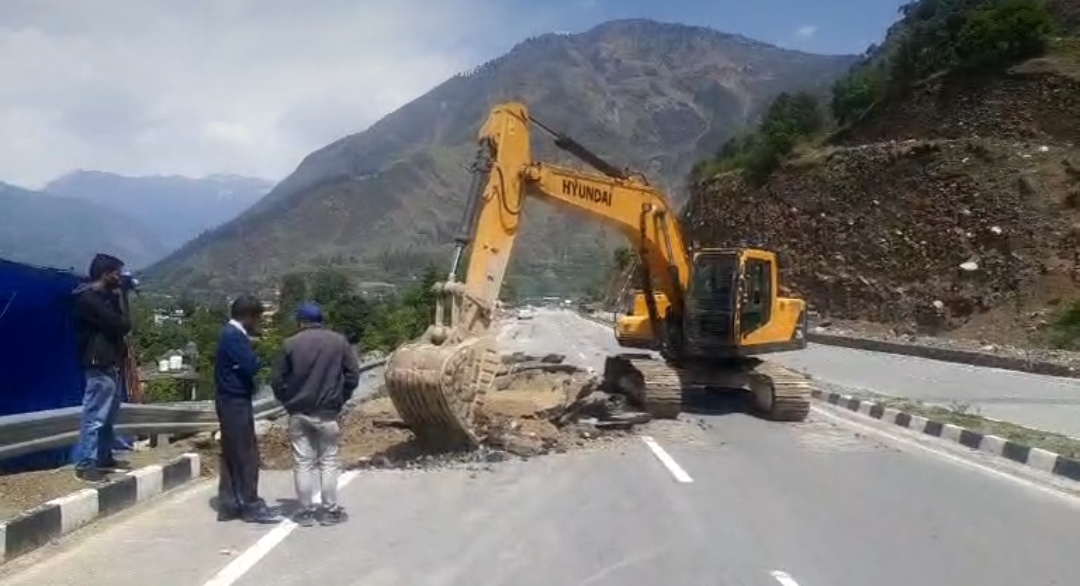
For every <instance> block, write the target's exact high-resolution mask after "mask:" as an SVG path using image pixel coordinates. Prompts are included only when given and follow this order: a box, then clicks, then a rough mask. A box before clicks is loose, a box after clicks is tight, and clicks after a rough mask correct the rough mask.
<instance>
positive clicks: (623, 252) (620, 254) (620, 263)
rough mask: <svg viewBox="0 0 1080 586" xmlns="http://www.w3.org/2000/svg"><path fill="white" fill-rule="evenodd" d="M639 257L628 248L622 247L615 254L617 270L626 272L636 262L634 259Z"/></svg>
mask: <svg viewBox="0 0 1080 586" xmlns="http://www.w3.org/2000/svg"><path fill="white" fill-rule="evenodd" d="M636 256H637V255H636V254H634V251H633V250H631V249H630V247H628V246H620V247H618V248H616V249H615V252H614V253H613V260H614V262H615V269H616V270H617V271H619V272H622V271H625V270H626V269H627V267H629V266H630V264H631V263H633V262H634V258H635V257H636Z"/></svg>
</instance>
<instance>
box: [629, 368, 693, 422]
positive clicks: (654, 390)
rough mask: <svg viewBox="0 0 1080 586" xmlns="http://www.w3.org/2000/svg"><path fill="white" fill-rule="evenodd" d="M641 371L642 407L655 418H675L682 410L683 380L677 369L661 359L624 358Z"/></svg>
mask: <svg viewBox="0 0 1080 586" xmlns="http://www.w3.org/2000/svg"><path fill="white" fill-rule="evenodd" d="M625 360H626V361H627V362H629V364H630V366H632V367H633V368H634V369H636V370H637V371H638V372H639V373H641V376H642V378H643V379H644V381H643V382H644V388H643V389H642V392H641V395H640V399H639V400H640V401H641V406H642V409H643V410H644V411H645V412H646V413H648V414H649V415H651V416H653V417H654V418H656V419H675V418H677V417H678V416H679V413H681V412H682V398H683V386H684V385H683V382H682V379H681V378H680V376H679V371H678V369H676V368H674V367H673V366H672V365H670V364H668V363H667V362H664V361H663V360H656V359H653V358H637V357H634V358H630V357H627V358H625Z"/></svg>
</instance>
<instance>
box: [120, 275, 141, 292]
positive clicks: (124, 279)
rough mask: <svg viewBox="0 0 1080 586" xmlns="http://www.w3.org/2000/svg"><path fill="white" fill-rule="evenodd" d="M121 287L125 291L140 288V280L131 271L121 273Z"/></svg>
mask: <svg viewBox="0 0 1080 586" xmlns="http://www.w3.org/2000/svg"><path fill="white" fill-rule="evenodd" d="M120 289H121V290H123V291H138V290H139V280H138V279H136V278H135V275H133V274H131V271H124V272H122V273H120Z"/></svg>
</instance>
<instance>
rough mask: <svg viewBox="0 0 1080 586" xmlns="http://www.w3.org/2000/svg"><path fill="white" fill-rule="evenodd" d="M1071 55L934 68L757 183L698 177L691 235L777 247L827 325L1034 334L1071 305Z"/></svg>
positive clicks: (1074, 111) (1064, 44) (1077, 286)
mask: <svg viewBox="0 0 1080 586" xmlns="http://www.w3.org/2000/svg"><path fill="white" fill-rule="evenodd" d="M920 4H921V3H920ZM926 4H929V3H926ZM1063 6H1064V5H1063ZM1068 7H1070V8H1071V7H1072V5H1068ZM1061 22H1063V21H1060V20H1059V21H1058V23H1059V24H1060V23H1061ZM1058 30H1059V31H1060V30H1063V29H1058ZM895 32H896V31H895V29H894V33H895ZM1073 46H1075V45H1074V41H1073V40H1071V37H1068V36H1067V35H1065V36H1059V37H1057V38H1056V39H1053V40H1052V41H1051V42H1050V44H1049V46H1048V49H1047V51H1045V52H1044V53H1043V54H1042V55H1040V56H1038V57H1035V58H1030V59H1022V60H1020V62H1019V63H1016V64H1014V65H1011V66H1009V67H1007V68H1005V69H1000V68H999V69H996V70H995V69H990V70H982V71H980V72H973V71H963V70H957V69H953V70H945V71H942V72H935V73H934V74H933V75H931V76H929V77H925V78H922V79H920V80H918V82H917V83H915V84H913V85H912V86H911V87H909V88H906V90H907V91H902V92H895V93H891V94H889V95H887V96H885V97H884V98H883V99H880V100H878V101H877V102H876V103H874V104H872V105H871V106H870V107H869V108H868V109H867V110H866V111H865V112H863V113H861V114H860V115H859V116H857V117H856V118H855V120H854V121H853V122H852V123H851V124H849V125H848V126H846V127H845V128H844V129H843V130H841V131H839V132H837V133H836V134H835V135H833V136H832V137H831V139H830V140H828V141H827V142H826V144H824V145H820V146H819V147H817V148H807V147H806V146H805V145H804V147H803V148H801V149H796V153H797V154H796V155H793V156H791V157H789V158H788V159H787V160H786V161H785V162H783V163H782V164H781V166H780V167H779V168H778V169H777V170H775V171H774V172H773V173H772V174H771V175H770V176H769V177H768V178H767V180H766V181H764V182H763V183H760V184H754V183H751V182H748V180H747V179H745V178H744V175H743V174H742V173H740V172H738V171H736V172H731V173H726V174H722V175H719V176H715V177H711V178H709V179H707V180H704V181H702V182H701V183H699V184H698V185H696V186H695V189H694V195H693V197H692V199H691V201H690V202H689V205H688V206H687V216H688V223H689V226H690V228H691V231H692V232H693V236H694V238H695V240H697V241H698V242H699V243H701V244H709V245H717V244H734V243H740V242H743V243H751V244H755V243H756V244H763V245H765V246H769V247H772V248H775V249H777V250H779V251H780V253H781V255H782V262H783V264H784V268H783V273H784V277H785V278H786V279H787V282H788V284H789V285H790V286H791V287H792V288H793V289H795V290H796V291H797V292H798V293H800V294H801V295H804V296H805V297H806V298H807V299H809V300H810V302H811V303H812V304H813V305H814V306H815V307H816V308H817V309H818V310H819V311H820V312H821V313H822V314H823V315H825V316H826V317H831V318H841V319H845V318H846V319H854V320H868V321H875V322H884V323H888V324H892V325H893V326H895V327H896V328H898V329H899V330H901V331H913V330H922V331H929V332H932V333H944V332H951V335H956V336H964V337H977V338H980V339H984V340H989V341H993V342H1013V343H1015V342H1017V339H1018V338H1030V339H1032V340H1037V339H1040V338H1041V337H1043V336H1044V333H1045V332H1044V329H1045V328H1044V326H1045V325H1046V324H1047V320H1048V315H1049V314H1050V313H1051V312H1052V311H1053V307H1054V306H1057V305H1059V304H1060V303H1061V302H1062V301H1065V300H1071V299H1076V298H1078V297H1080V149H1078V148H1076V146H1075V145H1076V144H1077V140H1078V139H1080V75H1077V72H1078V71H1080V58H1078V56H1080V53H1078V52H1074V51H1073V50H1072V47H1073ZM894 62H895V61H894Z"/></svg>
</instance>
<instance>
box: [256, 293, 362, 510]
mask: <svg viewBox="0 0 1080 586" xmlns="http://www.w3.org/2000/svg"><path fill="white" fill-rule="evenodd" d="M296 319H297V321H298V322H299V325H300V330H299V331H298V332H296V333H295V334H293V335H292V336H289V337H288V338H286V339H285V342H284V344H283V345H282V353H281V356H280V357H279V358H278V360H277V364H276V365H275V367H274V376H273V379H272V380H273V382H272V384H271V386H272V387H273V389H274V396H275V397H277V399H278V401H281V404H282V405H284V407H285V411H286V412H287V413H288V414H289V440H290V441H291V443H292V451H293V458H294V459H295V462H296V465H295V468H294V471H293V475H294V481H295V484H296V496H297V500H299V501H300V509H299V511H297V513H296V517H295V521H296V522H297V523H298V524H300V525H301V526H305V527H310V526H312V525H314V524H315V522H316V521H318V522H319V523H321V524H323V525H334V524H337V523H341V522H343V521H346V520H347V519H348V515H346V513H345V509H344V508H343V507H342V506H341V505H340V504H338V502H337V482H338V475H339V474H340V472H341V458H340V452H341V448H340V443H341V427H340V424H339V421H338V420H339V418H340V416H341V412H342V410H343V409H344V408H345V403H347V402H348V401H349V399H351V398H352V394H353V391H354V390H355V389H356V387H357V385H359V384H360V368H359V366H358V364H357V360H356V353H355V352H354V351H353V348H352V346H351V345H350V344H349V341H348V339H346V338H345V336H343V335H341V334H339V333H337V332H334V331H331V330H329V329H326V328H324V327H323V315H322V310H321V309H320V308H319V306H318V305H315V304H314V303H305V304H303V305H301V306H300V308H299V309H298V310H297V312H296ZM316 484H318V486H319V487H320V488H321V490H320V492H321V495H322V507H320V508H318V509H316V508H315V504H314V492H315V487H316Z"/></svg>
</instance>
